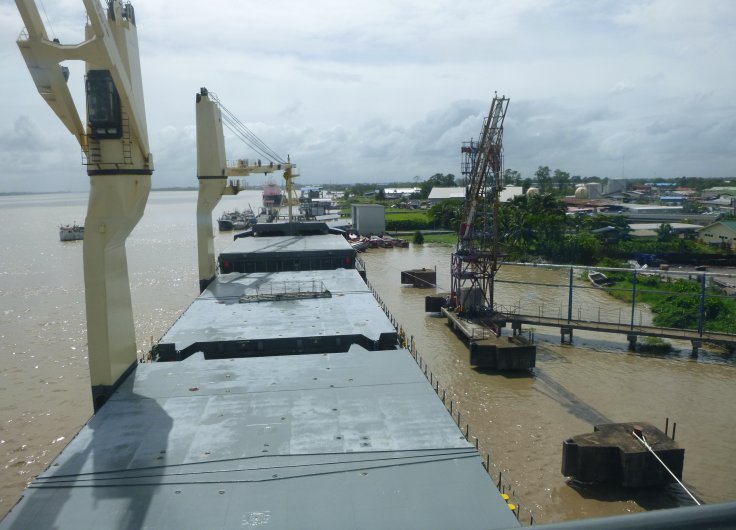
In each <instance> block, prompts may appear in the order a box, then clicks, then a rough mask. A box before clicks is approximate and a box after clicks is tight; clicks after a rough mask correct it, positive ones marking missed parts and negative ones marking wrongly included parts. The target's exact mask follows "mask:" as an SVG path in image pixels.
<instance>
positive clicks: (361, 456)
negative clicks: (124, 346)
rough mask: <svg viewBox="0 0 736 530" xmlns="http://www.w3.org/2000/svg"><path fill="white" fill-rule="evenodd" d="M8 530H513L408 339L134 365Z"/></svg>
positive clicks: (40, 481) (33, 490) (18, 510)
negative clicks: (396, 346)
mask: <svg viewBox="0 0 736 530" xmlns="http://www.w3.org/2000/svg"><path fill="white" fill-rule="evenodd" d="M0 526H3V527H6V528H10V527H12V528H50V527H54V528H60V529H61V528H96V529H107V528H161V529H174V528H175V529H188V528H191V529H194V528H197V529H201V528H243V527H245V528H250V527H256V526H263V527H268V528H299V529H304V528H321V529H330V528H335V529H338V528H339V529H342V528H454V527H458V526H461V527H464V528H511V527H518V526H519V523H518V521H517V520H516V518H515V517H514V515H513V514H512V513H511V511H510V510H509V508H508V507H507V505H506V503H505V502H504V501H503V500H502V499H501V497H500V496H499V495H498V492H497V491H496V490H495V487H494V485H493V483H492V482H491V481H490V480H489V479H488V476H487V474H486V473H485V471H484V469H483V467H482V465H481V460H480V457H479V455H478V453H477V451H476V450H475V448H474V447H473V446H472V445H471V444H469V443H468V442H467V441H466V440H465V438H464V437H463V435H462V433H461V432H460V431H459V430H458V428H457V426H456V425H455V424H454V423H453V421H452V419H451V418H450V416H449V415H448V414H447V411H446V409H445V408H444V406H443V404H442V402H441V400H440V399H439V398H438V397H437V395H436V394H435V393H434V391H433V390H432V388H431V387H430V386H429V385H428V384H427V381H426V379H425V378H424V375H423V374H422V372H421V371H420V369H419V367H418V366H417V365H416V364H415V362H414V360H413V359H412V357H411V356H410V354H409V352H408V351H407V350H391V351H373V352H371V351H366V350H364V349H362V348H359V347H352V348H351V349H350V351H349V352H343V353H332V354H317V355H301V356H287V357H283V356H282V357H259V358H242V359H223V360H204V359H203V358H202V356H201V355H194V356H192V357H190V358H189V359H187V360H186V361H184V362H179V363H152V364H143V365H139V366H138V367H137V369H136V370H135V372H134V373H133V374H131V376H130V377H128V379H127V380H126V381H125V382H124V383H123V385H122V386H121V387H120V388H119V389H118V390H117V392H116V393H115V394H114V395H113V397H112V398H111V399H110V400H109V401H108V403H107V404H106V405H105V406H104V407H102V409H100V411H99V412H98V413H97V414H96V415H95V416H94V417H93V418H92V419H91V421H90V422H89V423H88V424H87V425H86V426H85V427H84V428H83V429H82V431H81V432H80V433H79V435H78V436H77V437H76V438H75V439H74V440H72V442H71V443H70V444H69V446H68V447H67V448H66V449H65V450H64V452H63V453H62V455H61V456H60V457H59V458H58V459H57V460H56V462H55V463H54V465H53V466H51V467H50V468H49V469H48V470H47V471H46V472H44V473H43V474H42V475H41V476H40V477H38V478H37V479H36V480H35V481H34V483H33V484H32V485H31V486H30V488H29V490H28V491H27V492H26V494H25V495H24V497H23V498H22V500H21V501H20V503H19V505H18V506H16V507H15V508H14V509H13V510H12V512H11V513H10V514H9V516H8V517H7V518H6V520H4V521H3V524H2V525H0Z"/></svg>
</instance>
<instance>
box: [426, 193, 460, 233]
mask: <svg viewBox="0 0 736 530" xmlns="http://www.w3.org/2000/svg"><path fill="white" fill-rule="evenodd" d="M464 206H465V201H464V200H462V199H449V200H446V201H442V202H439V203H437V204H435V205H434V206H432V207H431V208H430V209H429V212H428V213H429V218H430V219H431V220H432V222H433V223H434V225H435V227H437V228H447V229H450V230H457V229H459V228H460V220H461V219H462V216H463V208H464Z"/></svg>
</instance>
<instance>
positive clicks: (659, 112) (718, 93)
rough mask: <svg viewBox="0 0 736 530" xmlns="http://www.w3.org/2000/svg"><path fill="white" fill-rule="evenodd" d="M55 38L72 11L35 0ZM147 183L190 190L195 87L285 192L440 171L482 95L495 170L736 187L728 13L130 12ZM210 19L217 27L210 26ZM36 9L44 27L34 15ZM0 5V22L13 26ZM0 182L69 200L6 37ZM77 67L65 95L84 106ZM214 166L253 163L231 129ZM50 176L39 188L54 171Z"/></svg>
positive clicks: (340, 8)
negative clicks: (496, 105) (287, 173)
mask: <svg viewBox="0 0 736 530" xmlns="http://www.w3.org/2000/svg"><path fill="white" fill-rule="evenodd" d="M45 7H46V12H47V13H48V17H49V19H50V20H51V22H52V24H53V29H54V34H55V35H57V36H58V37H59V38H60V39H61V40H62V42H65V43H74V42H77V41H79V40H81V38H82V32H83V25H84V10H83V6H82V3H81V2H80V1H79V0H60V1H59V2H54V3H49V2H46V6H45ZM135 7H136V18H137V21H138V31H139V38H140V50H141V60H142V68H143V76H144V84H145V99H146V108H147V114H148V126H149V136H150V138H151V145H152V150H153V152H154V157H155V162H156V173H155V175H154V185H156V186H169V185H195V184H196V182H195V180H194V173H195V171H196V169H195V160H194V156H195V154H194V153H195V141H194V139H195V133H194V94H195V92H196V91H197V90H198V89H199V87H200V86H207V87H208V88H210V89H211V90H213V91H214V92H216V93H217V94H218V95H219V96H220V98H221V99H222V101H223V102H224V103H225V104H226V105H227V107H228V108H229V109H230V110H231V111H233V112H234V113H235V114H236V115H237V116H238V117H239V118H240V119H241V120H242V121H243V122H245V123H246V124H247V125H248V126H249V127H251V128H252V130H253V131H254V132H256V133H257V134H258V135H259V136H261V138H262V139H263V140H264V141H265V142H266V143H267V144H269V145H270V146H271V147H272V148H273V149H275V150H276V151H277V152H279V153H282V155H283V156H285V155H286V154H287V153H288V154H291V156H292V159H293V160H294V161H295V162H296V163H297V164H298V165H299V166H300V167H301V173H302V177H300V179H301V181H302V182H304V183H317V182H329V181H332V182H355V181H366V180H374V179H381V180H411V179H413V178H414V176H416V175H419V176H422V177H426V176H429V175H431V174H433V173H436V172H443V173H448V172H452V173H455V174H457V173H458V169H459V165H460V153H459V146H460V143H461V142H462V141H465V140H468V139H470V138H471V137H477V136H478V133H479V131H480V128H481V125H482V122H483V117H484V115H485V114H486V113H487V112H488V107H489V105H490V100H491V98H492V94H493V91H494V90H498V91H499V93H504V94H506V95H508V96H509V97H510V98H511V104H510V106H509V112H508V116H507V121H506V127H505V154H506V166H507V167H513V168H515V169H518V170H520V171H522V173H523V174H525V175H527V176H529V175H531V174H532V173H533V172H534V170H536V168H537V166H539V165H548V166H550V167H553V168H554V167H558V168H560V169H564V170H566V171H569V172H571V173H573V174H583V175H593V174H596V175H599V176H621V174H625V175H627V176H644V177H646V176H663V177H664V176H669V175H680V174H693V175H696V174H697V175H701V176H733V174H734V169H733V168H734V162H736V149H735V148H734V147H735V146H734V140H733V139H734V137H735V136H736V135H734V127H736V126H735V125H734V124H735V123H736V106H735V105H734V101H736V82H735V81H734V80H735V79H736V61H734V60H733V57H734V56H735V55H736V39H735V38H734V37H733V31H732V28H731V24H732V22H733V20H735V19H736V4H733V3H731V2H722V1H718V0H704V1H701V2H699V3H697V4H694V3H692V2H688V1H685V0H632V1H629V2H619V1H615V0H602V1H600V2H595V3H587V2H569V1H567V0H517V1H502V2H493V3H483V2H480V3H479V2H477V1H473V2H471V1H470V0H455V1H453V2H445V1H441V0H438V1H437V2H429V3H427V2H418V1H415V0H376V1H374V2H368V3H360V4H353V3H350V4H346V3H345V2H341V1H339V0H320V1H317V2H312V3H304V2H300V1H297V0H274V1H272V2H268V3H256V2H252V1H244V2H230V1H225V0H212V1H211V2H209V3H208V4H207V5H206V6H205V5H204V4H202V3H201V2H200V3H197V2H191V1H190V0H182V1H180V2H178V3H177V5H176V8H174V7H172V5H171V4H170V3H165V2H163V1H161V0H147V1H146V2H135ZM223 13H226V14H227V16H223ZM44 18H45V17H44ZM21 26H22V23H21V21H20V17H19V15H18V14H17V12H16V10H15V7H14V6H13V5H12V4H10V3H5V2H4V3H1V4H0V30H2V32H3V34H5V35H11V36H13V35H16V34H18V33H19V32H20V29H21ZM0 60H2V62H3V65H4V67H5V69H4V83H3V91H4V94H3V95H4V97H3V98H0V113H1V114H2V116H3V117H4V118H5V120H4V122H3V125H1V126H0V161H2V163H3V165H4V167H6V168H8V174H7V175H6V177H5V178H4V179H2V180H0V190H1V191H8V190H9V189H19V188H18V186H21V187H22V189H27V187H24V186H26V184H27V183H29V182H34V184H37V185H39V186H43V187H44V188H46V189H49V190H57V189H84V188H85V187H86V179H84V178H80V175H83V174H84V168H83V167H82V166H81V165H80V158H81V157H80V155H79V148H78V146H77V145H76V143H75V142H74V139H73V138H72V137H71V135H69V134H68V133H67V132H66V131H65V129H64V128H63V127H62V126H61V125H60V124H59V122H58V120H56V118H55V117H54V115H53V113H52V112H51V111H50V110H49V109H48V108H47V106H46V105H45V103H44V102H43V100H42V99H41V98H40V97H39V95H38V94H37V93H36V91H35V87H33V84H32V82H31V79H30V76H29V74H28V72H27V69H26V67H25V64H24V63H23V60H22V59H21V57H20V54H19V52H18V50H17V47H16V45H15V42H14V40H13V39H12V38H10V39H5V40H4V41H2V42H0ZM81 79H82V71H81V68H80V67H76V68H75V69H73V76H72V79H70V87H72V91H73V93H74V95H75V98H76V99H77V101H81V92H82V89H81ZM227 146H228V156H229V157H231V158H234V157H251V158H252V157H253V154H252V153H248V152H247V151H244V149H243V147H241V146H239V145H237V143H235V141H234V140H233V139H232V138H228V142H227ZM52 175H53V177H52Z"/></svg>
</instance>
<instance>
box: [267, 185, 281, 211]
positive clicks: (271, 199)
mask: <svg viewBox="0 0 736 530" xmlns="http://www.w3.org/2000/svg"><path fill="white" fill-rule="evenodd" d="M281 198H282V195H281V187H280V186H279V185H278V184H275V183H273V182H269V183H268V184H266V185H265V186H263V206H265V207H266V208H278V207H279V206H281Z"/></svg>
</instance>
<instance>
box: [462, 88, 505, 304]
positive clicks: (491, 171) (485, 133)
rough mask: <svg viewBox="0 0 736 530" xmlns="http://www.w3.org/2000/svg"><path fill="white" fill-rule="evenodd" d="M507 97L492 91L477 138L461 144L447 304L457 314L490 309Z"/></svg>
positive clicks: (496, 255)
mask: <svg viewBox="0 0 736 530" xmlns="http://www.w3.org/2000/svg"><path fill="white" fill-rule="evenodd" d="M508 104H509V99H508V98H507V97H505V96H502V97H499V96H498V95H496V96H495V97H494V98H493V102H492V103H491V109H490V111H489V113H488V116H487V117H486V118H485V120H484V121H483V128H482V129H481V133H480V140H479V141H478V142H474V141H472V140H471V141H470V142H466V143H465V144H464V145H463V146H462V149H461V151H462V153H463V167H462V173H463V174H464V175H467V178H468V181H467V186H466V190H465V208H464V213H463V222H462V224H461V225H460V230H459V234H458V242H457V249H456V251H455V253H454V254H453V255H452V266H451V276H452V299H451V304H452V305H454V306H455V307H457V308H458V310H459V312H460V313H461V314H469V315H483V314H488V313H489V312H492V311H493V282H494V278H495V275H496V271H497V270H498V266H499V265H498V259H499V250H498V249H499V245H498V197H499V193H500V192H501V189H502V184H501V173H502V165H503V122H504V119H505V117H506V109H507V108H508Z"/></svg>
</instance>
